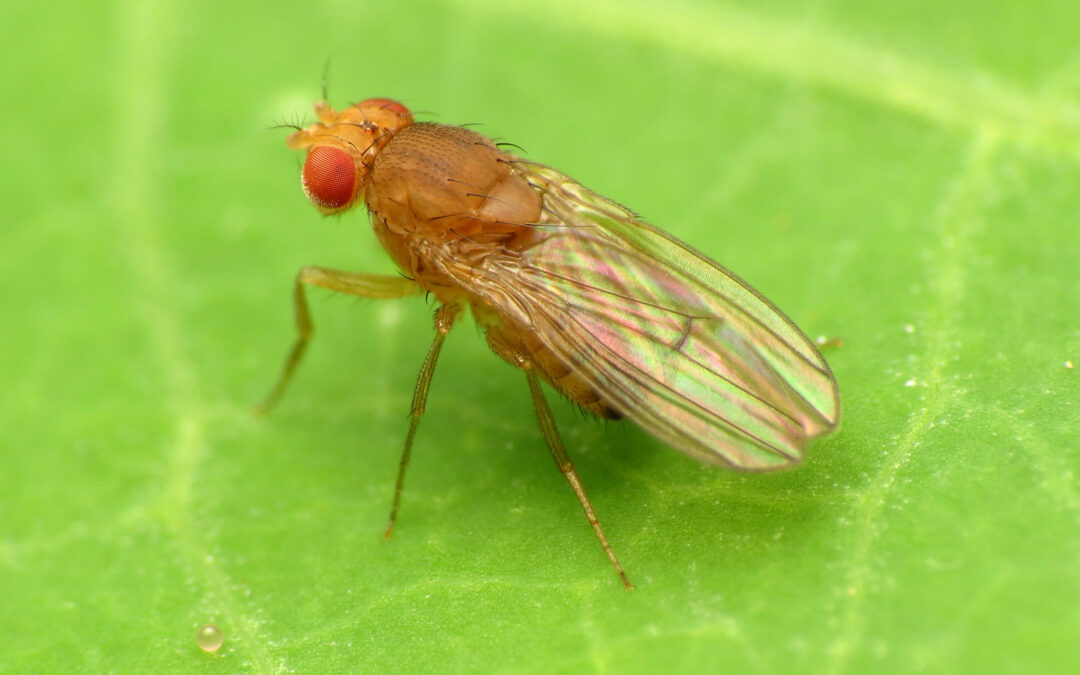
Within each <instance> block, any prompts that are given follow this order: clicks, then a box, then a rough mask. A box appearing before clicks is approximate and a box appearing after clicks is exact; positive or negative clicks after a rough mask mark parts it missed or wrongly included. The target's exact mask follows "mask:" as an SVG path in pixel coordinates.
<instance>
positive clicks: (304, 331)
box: [255, 267, 424, 415]
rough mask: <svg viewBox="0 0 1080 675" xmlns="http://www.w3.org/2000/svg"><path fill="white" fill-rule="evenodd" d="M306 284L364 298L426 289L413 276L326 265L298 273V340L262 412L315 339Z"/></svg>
mask: <svg viewBox="0 0 1080 675" xmlns="http://www.w3.org/2000/svg"><path fill="white" fill-rule="evenodd" d="M305 286H319V287H321V288H326V289H329V290H331V291H335V292H337V293H348V294H349V295H355V296H358V297H361V298H370V299H373V300H388V299H393V298H403V297H405V296H409V295H422V294H423V293H424V290H423V289H422V288H420V286H419V285H417V283H416V282H415V281H413V280H411V279H405V278H404V277H391V276H384V275H379V274H358V273H356V272H343V271H341V270H332V269H327V268H325V267H304V268H302V269H301V270H300V272H299V274H297V275H296V284H295V285H294V286H293V306H294V308H295V310H296V342H294V343H293V346H292V349H291V350H289V355H288V357H287V358H286V359H285V366H284V368H282V370H281V375H280V376H278V381H277V384H275V385H274V388H273V389H272V390H270V393H269V394H268V395H267V396H266V398H264V399H263V400H262V401H261V402H260V403H258V404H256V406H255V414H257V415H262V414H264V413H266V412H267V411H268V410H270V408H272V407H273V406H274V404H275V403H277V401H278V399H279V398H281V394H282V393H284V391H285V387H286V386H288V384H289V381H290V380H291V379H292V376H293V373H294V372H295V371H296V367H297V366H298V365H299V364H300V359H301V358H303V356H304V351H305V350H306V349H307V344H308V342H309V341H310V340H311V335H312V332H313V330H314V327H313V326H312V324H311V312H310V311H309V310H308V303H307V294H306V292H305V289H304V287H305Z"/></svg>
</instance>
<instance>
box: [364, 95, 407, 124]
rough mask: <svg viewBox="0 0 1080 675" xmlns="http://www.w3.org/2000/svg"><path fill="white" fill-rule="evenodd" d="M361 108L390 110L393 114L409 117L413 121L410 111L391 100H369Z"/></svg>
mask: <svg viewBox="0 0 1080 675" xmlns="http://www.w3.org/2000/svg"><path fill="white" fill-rule="evenodd" d="M360 107H361V108H369V107H370V108H379V109H380V110H389V111H390V112H392V113H395V114H398V115H401V116H402V117H408V118H410V119H412V113H411V112H409V109H408V108H406V107H405V106H403V105H402V104H400V103H398V102H397V101H395V100H393V99H389V98H369V99H368V100H366V101H364V102H362V103H361V104H360Z"/></svg>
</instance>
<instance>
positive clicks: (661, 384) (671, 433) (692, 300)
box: [474, 161, 840, 470]
mask: <svg viewBox="0 0 1080 675" xmlns="http://www.w3.org/2000/svg"><path fill="white" fill-rule="evenodd" d="M514 166H515V170H516V171H517V172H518V173H519V174H520V175H522V176H523V177H524V178H526V179H527V180H528V181H529V182H530V183H531V184H532V185H533V186H534V187H535V188H536V189H537V190H538V191H539V193H540V194H541V196H542V199H543V207H544V216H543V218H542V219H541V222H540V223H538V224H537V225H536V227H537V228H539V229H540V231H541V232H542V234H541V236H540V237H539V239H540V241H539V243H538V244H536V245H534V246H531V247H529V248H527V249H525V250H524V251H522V252H521V253H519V254H505V255H503V254H500V255H496V256H493V257H492V258H490V259H489V260H488V261H487V263H486V267H487V268H488V272H489V273H487V274H484V275H483V277H482V278H483V281H481V282H480V283H478V284H476V282H474V285H476V286H479V288H475V290H476V291H477V292H478V293H479V294H480V295H482V296H483V295H484V294H495V295H497V296H498V297H497V298H496V297H493V298H491V300H492V302H493V304H494V305H495V306H501V307H508V306H509V307H513V308H515V310H516V311H515V312H514V313H515V314H516V315H517V316H516V317H515V318H516V319H517V320H520V321H523V322H524V325H525V326H526V327H529V328H531V329H532V330H533V331H534V332H535V334H536V335H537V336H538V337H539V338H540V339H541V341H542V342H543V344H544V346H545V347H547V348H548V349H550V350H551V352H552V353H554V354H556V355H557V356H559V357H560V359H561V360H563V361H564V362H566V363H568V364H573V365H574V367H575V368H576V369H577V371H578V373H579V374H580V375H581V376H582V377H584V379H585V380H586V381H588V382H589V384H590V385H591V386H592V387H593V388H594V389H595V390H596V391H597V392H599V393H600V394H601V395H602V396H603V397H604V398H606V399H607V400H608V401H609V402H610V403H611V404H612V405H613V407H615V408H616V409H617V410H619V411H620V412H622V413H623V414H624V415H625V416H626V417H628V418H630V419H632V420H634V421H635V422H636V423H637V424H639V425H641V426H642V427H643V428H645V429H646V430H647V431H649V432H650V433H652V434H653V435H655V436H657V437H658V438H660V439H662V440H664V441H665V442H667V443H669V444H671V445H672V446H674V447H676V448H678V449H680V450H682V451H684V452H686V453H688V454H690V455H692V456H694V457H698V458H700V459H704V460H707V461H711V462H717V463H722V464H726V465H728V466H731V467H734V468H739V469H746V470H766V469H774V468H780V467H783V466H787V465H790V464H792V463H795V462H798V461H799V460H800V459H801V458H802V456H803V453H804V451H805V449H806V444H807V441H808V440H809V439H810V438H813V437H814V436H818V435H820V434H823V433H826V432H828V431H830V430H831V429H833V428H834V427H835V426H836V424H837V421H838V418H839V414H840V403H839V393H838V390H837V386H836V380H835V378H834V377H833V374H832V372H831V371H830V370H829V366H828V365H827V364H826V363H825V360H824V359H823V358H822V356H821V354H820V353H819V352H818V350H817V349H816V348H815V347H814V345H813V344H812V343H811V342H810V340H809V339H807V337H806V336H805V335H804V334H803V333H802V331H800V330H799V329H798V328H797V327H796V326H795V325H794V324H793V323H792V322H791V320H790V319H788V318H787V317H786V316H784V314H783V313H781V312H780V310H778V309H777V308H776V307H774V306H773V305H772V304H771V303H770V302H769V301H768V300H766V299H765V298H764V297H762V296H761V295H760V294H759V293H757V291H755V290H754V289H752V288H750V286H748V285H747V284H746V283H745V282H743V281H742V280H740V279H739V278H738V277H736V276H735V275H733V274H732V273H731V272H729V271H727V270H725V269H724V268H723V267H721V266H719V265H718V264H716V263H715V262H713V261H712V260H709V259H708V258H707V257H705V256H703V255H702V254H700V253H698V252H697V251H694V250H693V249H691V248H689V247H688V246H686V245H685V244H683V243H681V242H679V241H678V240H676V239H674V238H673V237H671V236H669V235H667V234H665V233H664V232H661V231H660V230H657V229H656V228H654V227H652V226H650V225H649V224H647V223H645V222H643V221H641V220H640V219H639V218H638V217H637V216H636V215H635V214H634V213H633V212H631V211H629V210H628V209H626V208H624V207H622V206H620V205H618V204H615V203H613V202H611V201H609V200H607V199H605V198H604V197H602V196H600V195H598V194H596V193H594V192H591V191H590V190H588V189H586V188H585V187H583V186H582V185H580V184H579V183H577V182H575V181H574V180H573V179H571V178H569V177H567V176H565V175H563V174H561V173H559V172H557V171H555V170H553V169H551V168H549V167H545V166H542V165H538V164H533V163H531V162H524V161H521V162H517V163H515V165H514ZM507 301H509V304H508V303H507Z"/></svg>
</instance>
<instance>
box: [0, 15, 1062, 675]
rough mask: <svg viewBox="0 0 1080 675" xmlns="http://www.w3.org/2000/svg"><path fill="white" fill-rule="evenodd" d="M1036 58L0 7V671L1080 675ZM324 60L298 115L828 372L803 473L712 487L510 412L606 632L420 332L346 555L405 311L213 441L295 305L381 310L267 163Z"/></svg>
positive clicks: (345, 253) (515, 396)
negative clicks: (493, 195) (217, 637)
mask: <svg viewBox="0 0 1080 675" xmlns="http://www.w3.org/2000/svg"><path fill="white" fill-rule="evenodd" d="M1004 5H1011V6H1010V7H1006V6H1004ZM1078 21H1080V10H1077V9H1076V4H1075V2H1074V1H1073V0H1058V1H1055V0H1044V1H1039V2H1027V3H998V4H987V3H983V2H973V1H966V0H965V1H956V2H947V3H937V4H935V5H932V6H931V5H930V3H920V2H902V1H892V2H873V3H867V2H861V1H856V0H815V1H812V2H801V1H800V2H795V1H792V0H763V1H760V2H756V3H753V6H743V7H742V8H736V6H735V5H734V4H721V3H707V2H704V1H701V2H692V1H690V0H673V1H667V2H663V3H654V2H644V1H643V0H642V1H638V0H635V1H634V2H624V1H622V0H609V1H608V2H601V3H580V2H578V1H577V0H545V2H532V3H505V2H502V1H501V0H500V1H496V0H471V1H470V0H462V1H460V2H453V1H449V2H426V1H425V2H418V3H387V2H378V3H372V2H364V1H358V0H351V1H349V2H309V3H304V4H295V5H292V4H287V3H268V2H245V3H219V2H210V1H209V0H201V1H196V2H187V3H178V2H156V1H150V0H132V1H130V2H115V3H82V2H68V3H50V4H44V5H42V4H40V3H38V4H34V3H23V4H16V5H12V6H10V7H7V8H6V10H5V24H6V26H5V33H6V34H7V37H5V40H4V41H3V43H2V45H0V56H2V57H3V62H4V66H3V69H2V71H0V84H2V85H3V91H4V92H5V105H4V106H3V110H2V112H0V114H2V115H4V118H5V119H4V122H5V123H4V128H5V130H6V134H5V141H4V143H3V146H2V147H3V149H2V150H0V153H3V155H4V156H3V159H4V162H3V166H4V169H3V171H4V176H3V180H2V181H0V210H2V212H0V228H2V229H0V288H2V289H3V300H2V301H0V312H2V313H0V325H2V330H0V351H2V357H3V358H2V366H0V370H2V372H3V377H2V381H3V387H2V391H0V429H2V430H3V435H2V439H3V440H2V441H0V443H2V445H0V448H2V466H0V671H4V672H25V671H53V672H60V671H70V670H73V669H75V668H86V669H88V670H92V671H96V670H116V671H121V672H123V671H143V672H161V671H166V670H181V671H184V670H197V669H199V670H206V671H222V672H235V671H258V672H276V671H282V670H291V671H296V672H328V671H331V670H376V669H378V670H391V669H392V670H405V671H418V670H422V669H424V670H427V669H438V670H485V671H486V670H496V671H524V672H529V671H548V670H559V671H571V670H574V671H577V670H582V669H584V670H594V671H612V672H644V671H648V670H652V669H660V668H668V669H675V670H683V671H690V670H698V669H712V670H719V669H721V668H723V669H725V670H726V671H730V672H776V671H787V672H791V671H794V670H797V669H798V670H811V671H816V672H832V673H859V672H867V671H871V670H872V671H877V672H883V671H892V672H909V671H912V670H929V671H937V672H942V671H949V672H958V671H976V670H986V669H992V670H995V671H1021V670H1024V671H1028V672H1031V671H1037V670H1042V671H1055V670H1056V671H1066V670H1076V669H1078V668H1080V657H1078V656H1077V650H1076V644H1077V643H1076V640H1077V636H1078V635H1080V490H1078V488H1077V482H1076V481H1077V468H1078V467H1077V465H1078V457H1080V453H1078V445H1080V440H1078V431H1080V414H1078V413H1080V410H1078V404H1077V400H1078V395H1080V292H1078V291H1080V283H1078V281H1080V273H1078V271H1077V269H1078V268H1077V266H1078V262H1080V228H1078V223H1080V216H1078V214H1080V105H1078V101H1080V41H1078V40H1077V38H1076V26H1077V25H1078ZM327 60H329V61H330V63H331V67H330V77H329V86H330V98H331V101H332V102H334V103H335V104H337V105H344V104H346V103H348V102H349V101H355V100H359V99H363V98H368V97H373V96H389V97H393V98H397V99H400V100H403V101H404V102H405V103H407V104H408V105H409V106H411V107H412V108H413V109H414V110H419V111H430V113H427V114H425V115H422V117H424V118H426V119H434V120H436V121H442V122H448V123H466V122H481V123H483V125H482V126H480V127H479V130H481V131H482V132H484V133H487V134H489V135H491V136H497V137H502V138H505V139H507V140H511V141H514V142H516V143H518V144H519V145H521V146H523V147H524V148H525V149H526V151H527V152H528V154H529V156H531V157H532V158H535V159H538V160H541V161H544V162H546V163H549V164H551V165H554V166H556V167H558V168H560V169H561V170H563V171H566V172H567V173H569V174H570V175H573V176H575V177H577V178H578V179H580V180H581V181H582V182H584V183H585V184H586V185H589V186H590V187H593V188H594V189H597V190H598V191H600V192H601V193H603V194H606V195H608V196H610V197H612V198H613V199H617V200H619V201H621V202H624V203H626V204H628V205H629V206H631V207H632V208H634V209H636V210H637V211H639V212H640V213H642V214H643V215H644V216H645V217H646V218H647V219H649V220H650V221H652V222H654V223H655V224H657V225H659V226H661V227H663V228H665V229H667V230H669V231H671V232H672V233H674V234H675V235H676V236H678V237H680V238H682V239H684V240H686V241H688V242H691V243H692V244H693V245H694V246H696V247H697V248H699V249H701V250H702V251H704V252H706V253H707V254H709V255H711V256H713V257H715V258H717V259H718V260H720V261H722V262H723V263H724V264H726V265H728V266H729V267H731V268H732V269H734V270H736V271H737V272H738V273H739V274H740V275H742V276H743V277H745V278H746V279H748V280H749V281H750V282H751V283H753V284H754V285H755V286H756V287H758V288H759V289H760V290H761V291H762V292H764V293H765V294H766V295H768V296H769V297H770V298H772V299H773V300H774V301H775V302H776V303H777V304H779V305H780V306H781V307H782V308H784V310H785V311H786V312H787V313H788V314H789V315H790V316H791V317H792V318H794V319H795V320H796V321H797V322H798V323H799V324H800V325H801V326H802V327H803V328H804V329H805V330H806V331H807V332H808V333H809V334H810V335H812V336H817V335H826V336H830V337H839V338H841V339H842V340H843V343H844V344H843V346H842V347H840V348H837V349H833V350H831V351H828V352H827V357H828V359H829V361H830V363H831V364H832V366H833V368H834V370H835V372H836V375H837V378H838V380H839V382H840V387H841V393H842V397H843V404H844V419H843V425H842V429H841V430H840V431H839V432H838V433H836V434H835V435H833V436H831V437H828V438H826V439H824V440H821V441H819V442H817V443H816V444H815V445H814V447H813V448H812V449H811V453H810V457H809V459H808V461H807V462H806V463H805V465H804V466H802V467H801V468H799V469H797V470H793V471H788V472H783V473H778V474H772V475H741V474H737V473H734V472H729V471H723V470H720V469H716V468H713V467H708V466H703V465H699V464H697V463H695V462H693V461H691V460H689V459H687V458H685V457H683V456H681V455H680V454H678V453H677V452H674V451H671V450H669V449H667V448H664V447H663V446H662V445H661V444H659V443H657V442H656V441H654V440H652V439H651V438H650V437H649V436H648V435H647V434H645V433H643V432H641V431H640V430H638V429H636V428H633V427H632V426H631V425H628V424H603V423H598V422H595V421H591V420H588V419H584V418H582V417H581V416H579V415H577V414H576V413H575V412H574V410H573V408H572V406H570V405H568V404H566V403H565V402H562V401H558V402H554V401H553V403H555V413H556V416H557V417H558V419H559V422H560V425H561V428H562V431H563V434H564V437H565V440H566V442H567V446H568V448H569V449H570V452H571V455H572V456H573V457H574V458H575V460H576V462H577V465H578V469H579V471H580V474H581V476H582V480H583V481H584V483H585V485H586V487H587V488H588V489H589V491H590V495H591V497H592V500H593V503H594V505H595V507H596V509H597V511H598V513H599V515H600V518H601V519H602V521H603V522H604V523H605V526H606V529H607V533H608V536H609V537H610V539H611V541H612V543H613V545H614V547H615V549H616V551H617V552H618V553H619V555H620V557H621V560H622V562H623V564H624V565H625V566H626V568H627V570H628V573H629V574H630V576H631V578H632V579H633V580H634V581H635V582H636V584H637V586H638V587H637V589H636V590H634V591H632V592H625V591H624V590H623V589H622V587H621V585H620V584H619V581H618V579H617V578H616V576H615V575H614V574H613V573H612V570H611V568H610V566H609V564H608V563H607V561H606V560H605V558H604V557H603V554H602V552H601V550H600V547H599V546H597V544H596V541H595V540H594V538H593V535H592V533H591V531H590V530H589V527H588V524H587V523H586V521H585V519H584V518H583V517H582V515H581V512H580V508H579V506H578V504H577V503H576V501H575V499H574V498H573V495H572V494H571V492H570V490H569V489H568V487H567V486H566V484H565V481H564V480H563V478H562V477H561V476H560V474H559V473H558V472H557V471H556V470H555V468H554V466H553V465H552V461H551V458H550V456H549V455H548V453H547V451H546V450H545V449H544V446H543V443H542V440H541V438H540V435H539V432H538V430H537V429H536V427H535V422H534V419H533V417H532V412H531V409H530V404H529V398H528V392H527V389H526V387H525V383H524V380H523V378H522V377H521V376H520V374H518V373H516V372H515V371H514V370H513V369H511V368H510V367H509V366H507V365H505V364H504V363H502V362H501V361H499V360H498V359H497V358H496V357H494V356H493V355H491V354H490V353H489V352H488V351H487V349H486V347H485V346H484V344H483V341H482V339H480V337H479V336H478V335H477V334H476V331H475V330H473V329H472V328H471V327H469V326H468V324H462V327H460V328H459V329H458V330H457V331H455V333H454V334H453V335H451V337H450V339H449V340H448V341H447V346H446V349H445V350H444V353H443V360H442V362H441V363H440V369H439V371H438V372H437V374H436V377H435V382H434V386H433V389H432V393H431V397H430V400H429V412H428V414H427V416H426V417H425V419H424V421H423V424H422V425H421V427H420V434H419V437H418V440H417V443H416V448H415V453H414V458H413V465H412V468H411V472H410V474H409V477H408V481H407V485H406V492H405V496H404V503H403V512H402V517H401V521H400V523H399V528H398V531H397V533H396V535H395V538H394V539H393V540H392V541H390V542H385V541H383V540H382V539H381V538H380V533H381V531H382V527H383V525H384V523H385V518H386V515H387V512H388V509H389V503H390V497H391V493H392V485H393V478H394V474H395V471H396V467H397V461H398V457H399V453H400V449H401V444H402V442H403V439H404V435H405V431H406V426H407V410H408V406H409V400H410V396H411V392H412V386H413V383H414V378H415V376H416V373H417V371H418V369H419V366H420V362H421V360H422V358H423V355H424V353H425V351H426V349H427V347H428V344H429V342H430V339H431V335H432V329H431V323H430V314H431V311H432V306H431V305H430V304H428V305H425V303H424V302H423V301H422V300H419V299H411V300H403V301H397V302H383V303H379V302H369V301H356V300H352V299H348V298H333V297H331V296H330V295H329V294H327V293H318V292H317V293H314V294H313V300H314V302H313V308H314V314H315V320H316V326H317V330H318V335H317V337H316V339H315V341H314V343H313V346H312V349H311V351H310V353H309V356H308V359H307V361H306V362H305V363H304V365H303V367H302V369H301V371H300V373H299V375H298V377H297V378H296V380H295V382H294V383H293V386H292V388H291V389H290V391H289V392H288V393H287V395H286V397H285V399H284V400H283V401H282V404H281V405H280V406H279V407H278V408H277V409H276V410H275V411H274V413H273V414H272V415H270V416H269V417H267V418H265V419H261V420H257V419H255V418H253V417H252V416H251V415H250V413H249V410H250V406H251V404H252V403H253V402H254V401H256V400H257V399H258V398H259V397H260V396H261V395H262V394H264V393H265V392H266V390H267V389H268V388H269V386H270V385H271V384H272V382H273V378H274V376H275V375H276V373H277V369H278V367H279V365H280V362H281V359H282V357H283V356H284V353H285V350H286V348H287V346H288V344H289V342H290V340H291V339H292V323H291V322H292V317H291V306H290V292H291V283H292V278H293V275H294V274H295V272H296V270H297V269H298V268H299V267H300V266H301V265H304V264H321V265H326V266H331V267H340V268H345V269H352V270H357V271H366V272H390V271H391V270H392V268H391V265H390V263H389V261H388V259H387V258H386V256H385V254H384V253H382V251H381V250H379V248H378V245H377V243H376V242H375V240H374V238H373V237H372V236H371V234H370V231H369V227H368V224H367V221H366V217H365V216H364V215H363V214H362V213H353V214H349V215H347V216H345V217H343V218H340V219H323V218H321V217H320V216H319V215H318V214H317V213H316V212H315V210H314V209H312V208H311V207H310V205H309V204H308V203H307V202H306V200H305V199H304V197H303V195H302V193H301V191H300V189H299V181H298V171H299V166H300V161H301V158H300V157H299V156H297V155H296V153H292V152H290V151H288V150H287V149H286V148H285V146H284V140H285V137H286V135H287V132H285V131H282V130H273V129H270V127H271V126H272V125H274V124H275V123H280V122H290V121H296V120H299V119H303V118H304V117H305V116H306V117H307V119H309V120H310V119H311V115H310V105H311V104H312V103H313V102H314V101H315V99H316V98H317V97H318V95H319V82H320V79H321V73H322V71H323V67H324V64H325V63H326V62H327ZM1070 362H1071V363H1073V364H1076V367H1075V368H1072V367H1070V366H1069V363H1070ZM208 621H212V622H215V623H217V624H218V625H219V626H221V628H222V630H223V631H224V633H225V646H224V647H223V648H222V650H221V651H219V652H218V653H216V654H212V655H211V654H204V653H202V652H201V651H199V650H198V649H197V647H196V644H195V630H196V628H197V627H198V626H199V625H200V624H202V623H204V622H208Z"/></svg>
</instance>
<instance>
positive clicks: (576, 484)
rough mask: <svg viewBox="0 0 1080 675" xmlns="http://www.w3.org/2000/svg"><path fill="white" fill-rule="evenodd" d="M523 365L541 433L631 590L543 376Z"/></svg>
mask: <svg viewBox="0 0 1080 675" xmlns="http://www.w3.org/2000/svg"><path fill="white" fill-rule="evenodd" d="M523 367H524V369H525V378H526V379H527V380H528V381H529V391H530V392H532V400H533V407H534V408H535V409H536V420H537V421H538V422H539V423H540V433H542V434H543V435H544V441H546V442H547V446H548V449H549V450H551V456H552V457H554V458H555V464H557V465H558V467H559V471H562V472H563V475H564V476H566V480H568V481H570V487H571V488H573V490H574V494H575V495H577V498H578V501H579V502H581V508H583V509H585V517H586V518H588V519H589V524H590V525H592V528H593V532H595V533H596V538H597V539H599V540H600V545H601V546H603V547H604V553H607V557H608V560H610V561H611V564H612V565H614V566H615V572H616V573H617V574H618V575H619V578H620V579H622V582H623V586H626V588H627V589H630V588H633V587H634V585H633V584H631V583H630V579H628V578H627V576H626V572H624V571H623V568H622V565H620V564H619V559H618V558H616V557H615V551H613V550H612V548H611V544H609V543H608V540H607V537H605V536H604V530H603V529H602V528H601V527H600V521H599V520H598V519H597V517H596V512H595V511H593V507H592V504H590V503H589V498H588V497H587V496H586V495H585V488H584V487H583V486H582V485H581V479H580V478H578V474H577V470H575V469H574V463H573V462H571V461H570V455H568V454H567V453H566V447H565V446H564V445H563V442H562V439H561V438H560V437H559V430H558V429H557V428H556V427H555V418H554V417H553V416H552V414H551V408H549V407H548V404H547V399H545V398H544V392H543V390H542V389H541V388H540V379H539V378H537V376H536V371H535V370H533V369H532V368H530V367H529V366H528V364H523Z"/></svg>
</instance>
